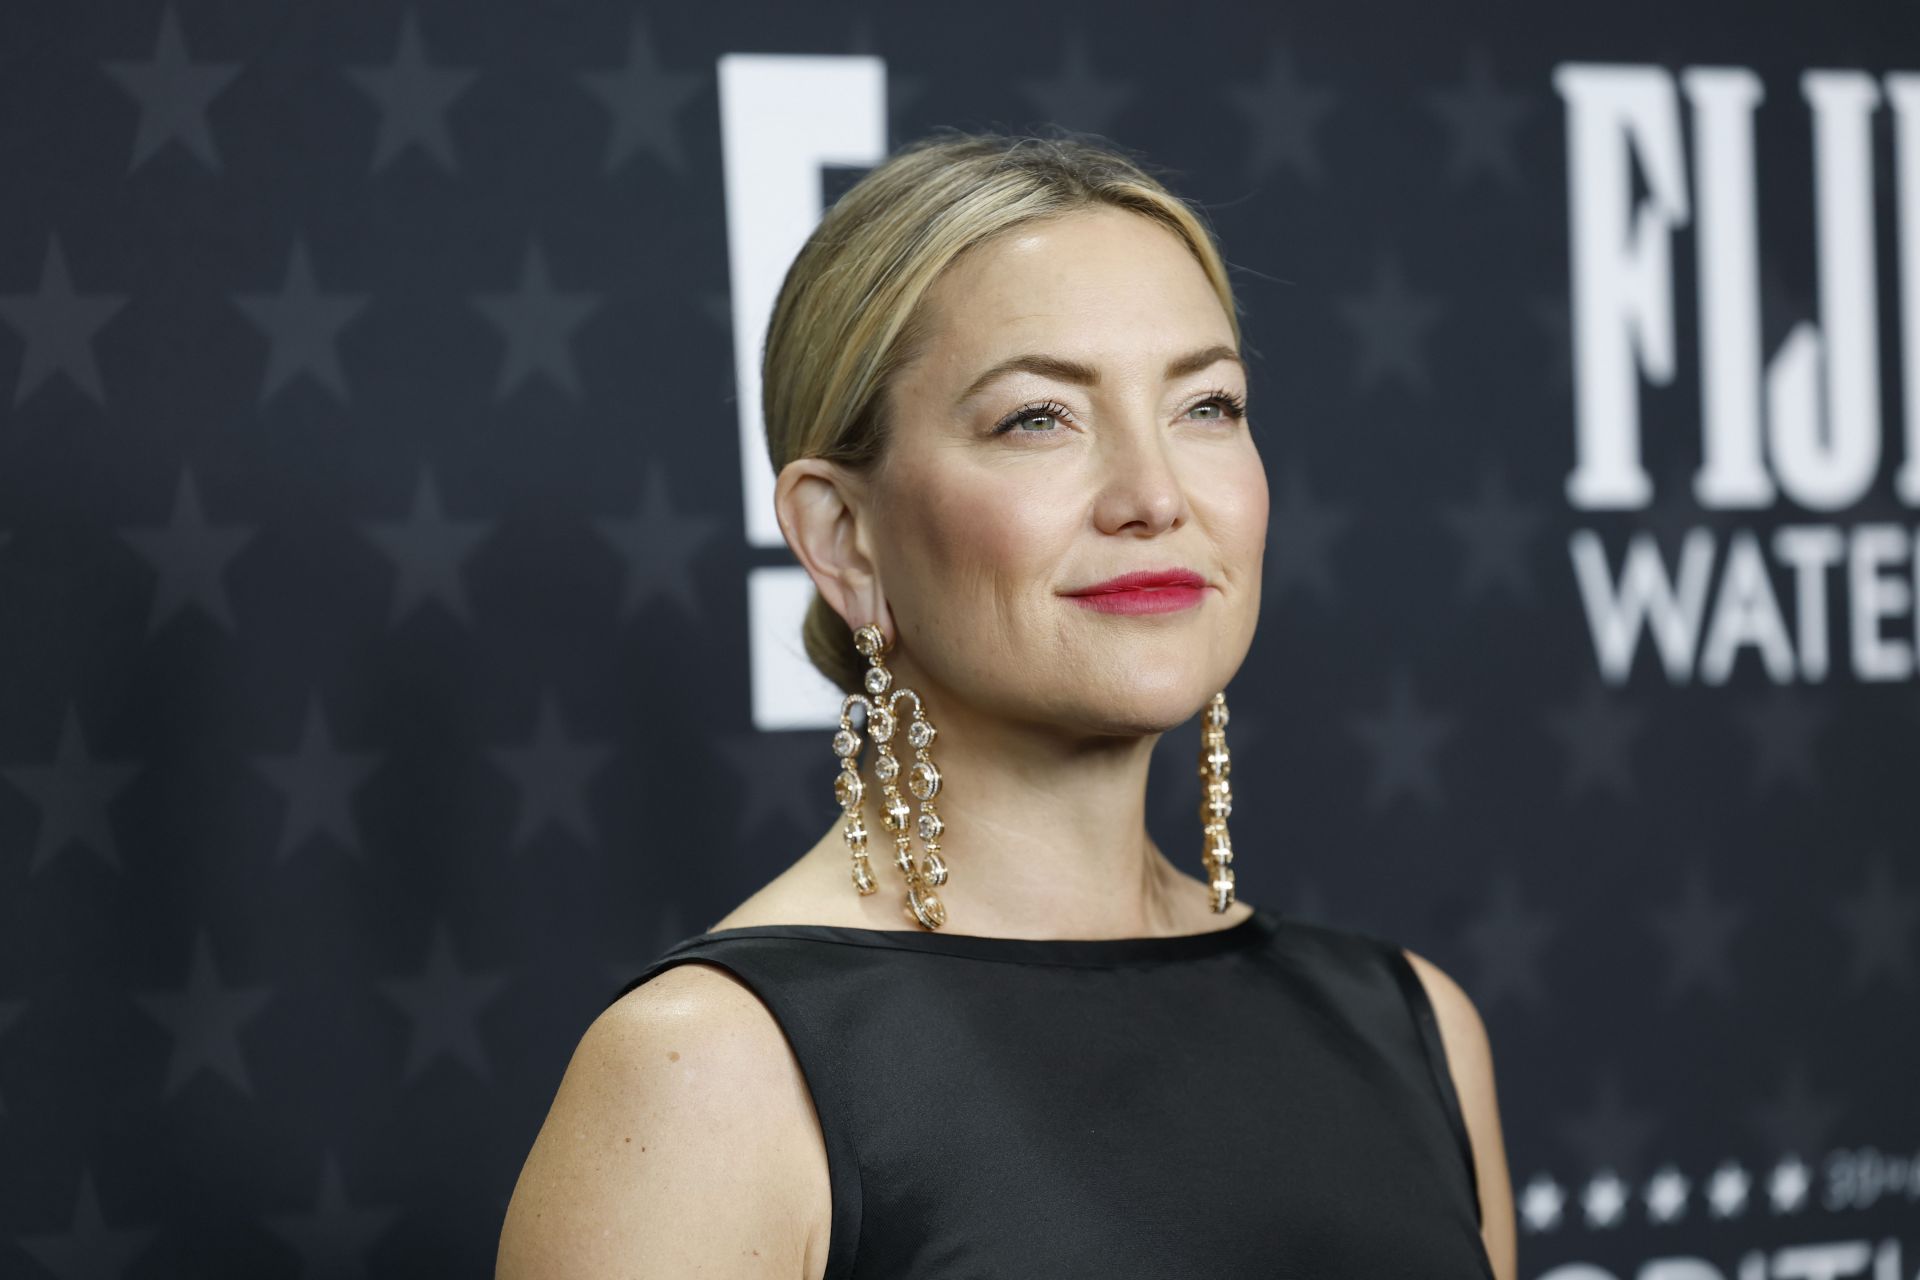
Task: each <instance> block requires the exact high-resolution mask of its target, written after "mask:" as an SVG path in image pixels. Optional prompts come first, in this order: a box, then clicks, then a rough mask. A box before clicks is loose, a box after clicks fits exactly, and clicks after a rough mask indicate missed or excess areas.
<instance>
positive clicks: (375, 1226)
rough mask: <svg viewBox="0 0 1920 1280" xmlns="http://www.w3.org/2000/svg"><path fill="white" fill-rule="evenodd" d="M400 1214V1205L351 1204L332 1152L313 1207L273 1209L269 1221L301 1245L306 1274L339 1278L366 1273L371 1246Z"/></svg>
mask: <svg viewBox="0 0 1920 1280" xmlns="http://www.w3.org/2000/svg"><path fill="white" fill-rule="evenodd" d="M399 1216H400V1212H399V1210H397V1209H356V1208H354V1207H353V1206H352V1205H350V1204H349V1203H347V1191H346V1186H345V1184H344V1182H343V1181H342V1179H341V1176H340V1162H339V1161H338V1160H336V1159H335V1158H334V1157H333V1156H332V1155H331V1154H328V1155H327V1156H326V1157H324V1158H323V1159H322V1160H321V1163H320V1190H319V1192H318V1193H317V1194H316V1195H315V1196H314V1200H313V1212H311V1213H273V1214H268V1215H267V1216H266V1222H267V1225H268V1226H269V1227H270V1228H272V1229H273V1231H274V1233H275V1234H277V1235H279V1236H280V1237H281V1238H282V1239H284V1240H285V1241H286V1242H287V1243H288V1244H290V1245H292V1246H293V1247H294V1248H295V1249H297V1250H299V1252H300V1258H301V1269H300V1274H301V1275H306V1276H324V1277H326V1280H338V1278H339V1277H345V1276H364V1275H366V1274H367V1260H366V1253H367V1250H368V1249H369V1248H371V1247H372V1245H373V1242H374V1241H375V1240H378V1239H379V1238H380V1237H381V1236H382V1235H383V1234H385V1232H386V1230H387V1228H388V1227H390V1226H392V1225H393V1223H394V1220H395V1219H397V1218H398V1217H399Z"/></svg>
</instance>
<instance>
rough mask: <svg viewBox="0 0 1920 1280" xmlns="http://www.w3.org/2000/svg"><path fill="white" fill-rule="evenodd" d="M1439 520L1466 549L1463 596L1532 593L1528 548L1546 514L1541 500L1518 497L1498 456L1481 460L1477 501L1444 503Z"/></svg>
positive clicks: (1524, 595)
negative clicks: (1497, 458) (1520, 499)
mask: <svg viewBox="0 0 1920 1280" xmlns="http://www.w3.org/2000/svg"><path fill="white" fill-rule="evenodd" d="M1440 520H1441V522H1442V523H1443V524H1445V525H1446V526H1447V529H1448V531H1449V532H1451V533H1452V534H1453V536H1454V537H1456V538H1458V539H1459V540H1460V543H1461V545H1462V547H1464V548H1465V550H1466V567H1465V569H1464V570H1463V571H1462V575H1461V581H1460V594H1461V596H1462V598H1464V599H1466V600H1469V601H1471V600H1477V599H1479V598H1480V596H1481V595H1482V594H1485V593H1491V592H1492V591H1493V590H1494V589H1495V588H1501V589H1504V590H1505V591H1506V592H1507V593H1508V594H1509V595H1511V596H1512V597H1513V598H1514V599H1516V600H1525V599H1528V598H1530V597H1532V596H1533V594H1534V585H1533V573H1532V570H1531V569H1530V568H1529V566H1528V560H1527V552H1528V549H1529V544H1530V540H1531V539H1532V538H1533V536H1534V533H1535V531H1536V530H1537V529H1538V528H1539V527H1540V526H1541V525H1542V524H1544V523H1545V521H1546V515H1545V513H1544V512H1542V511H1541V509H1540V507H1539V505H1538V504H1536V503H1531V502H1521V501H1519V500H1518V499H1517V498H1516V497H1515V496H1514V493H1513V489H1512V486H1511V485H1510V484H1509V482H1508V480H1507V475H1506V468H1505V467H1503V466H1501V465H1500V464H1499V463H1498V462H1494V461H1488V462H1486V463H1484V464H1482V466H1481V468H1480V478H1479V490H1478V492H1477V493H1476V495H1475V497H1474V500H1473V501H1472V502H1470V503H1448V504H1445V505H1443V506H1442V507H1441V508H1440Z"/></svg>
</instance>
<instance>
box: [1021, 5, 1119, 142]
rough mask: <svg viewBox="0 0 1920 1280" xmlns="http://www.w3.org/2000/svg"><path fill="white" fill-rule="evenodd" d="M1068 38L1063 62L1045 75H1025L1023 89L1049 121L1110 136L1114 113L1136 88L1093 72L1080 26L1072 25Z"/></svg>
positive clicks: (1066, 37)
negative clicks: (1129, 87)
mask: <svg viewBox="0 0 1920 1280" xmlns="http://www.w3.org/2000/svg"><path fill="white" fill-rule="evenodd" d="M1065 41H1066V49H1065V52H1064V53H1063V54H1062V56H1061V61H1060V65H1059V66H1058V67H1055V68H1054V69H1053V70H1051V71H1049V72H1047V73H1046V74H1044V75H1039V76H1034V77H1025V76H1023V77H1022V78H1021V80H1020V82H1019V86H1020V92H1021V93H1023V94H1024V95H1026V97H1027V99H1028V100H1029V101H1031V102H1032V103H1033V104H1034V105H1035V106H1037V107H1039V108H1040V110H1041V112H1042V113H1043V114H1044V115H1045V116H1046V119H1047V120H1048V121H1049V122H1053V123H1059V124H1063V125H1066V126H1067V127H1068V128H1070V129H1077V130H1080V131H1083V132H1086V133H1095V134H1102V135H1105V136H1109V137H1111V136H1112V132H1113V124H1112V122H1113V117H1114V115H1115V114H1116V113H1117V112H1118V111H1119V110H1120V108H1121V107H1123V106H1125V105H1126V102H1127V100H1128V99H1129V98H1131V97H1133V90H1131V89H1128V88H1126V87H1125V86H1123V85H1122V84H1120V83H1119V82H1118V81H1117V80H1114V79H1113V78H1111V77H1106V76H1100V75H1096V74H1095V73H1094V70H1093V62H1092V59H1091V58H1090V57H1089V56H1088V54H1087V42H1086V36H1085V35H1084V33H1082V32H1081V31H1080V30H1079V28H1077V27H1069V28H1068V29H1067V31H1066V35H1065Z"/></svg>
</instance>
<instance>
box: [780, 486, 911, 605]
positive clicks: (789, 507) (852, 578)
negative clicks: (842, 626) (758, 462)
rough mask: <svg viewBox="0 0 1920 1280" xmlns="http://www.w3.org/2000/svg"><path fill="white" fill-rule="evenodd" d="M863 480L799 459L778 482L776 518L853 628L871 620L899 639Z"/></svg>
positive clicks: (830, 602) (816, 581)
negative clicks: (873, 548)
mask: <svg viewBox="0 0 1920 1280" xmlns="http://www.w3.org/2000/svg"><path fill="white" fill-rule="evenodd" d="M866 496H867V489H866V483H865V479H864V477H863V476H861V475H860V474H859V473H857V472H854V471H852V470H850V469H849V468H847V467H844V466H842V465H840V464H839V463H837V462H830V461H828V460H827V459H825V458H795V459H794V460H793V461H792V462H789V463H788V464H787V465H786V466H784V467H782V468H781V469H780V475H779V477H778V478H777V479H776V480H775V481H774V484H773V509H774V515H775V517H776V518H777V519H778V520H779V522H780V532H781V534H782V535H784V536H785V537H786V540H787V546H789V547H791V548H792V549H793V554H794V556H795V557H796V558H798V560H799V561H800V565H801V567H802V568H804V569H805V570H806V571H807V576H808V577H810V578H812V579H813V584H814V586H816V587H818V588H819V589H820V595H821V598H822V599H824V600H825V601H826V602H827V604H828V605H829V606H831V607H832V609H833V611H834V612H835V613H837V614H839V615H840V617H841V619H842V620H844V621H845V622H846V624H847V627H848V629H849V630H854V631H857V630H859V629H860V628H861V627H862V626H865V625H866V624H867V623H869V622H871V623H873V624H874V625H875V626H877V627H879V628H880V629H881V630H882V631H884V632H885V633H886V634H887V636H888V637H889V638H893V637H894V635H895V632H894V630H893V619H892V618H891V617H889V616H888V614H887V602H886V595H885V592H884V591H882V589H881V586H880V575H879V571H878V569H877V568H876V567H875V565H874V563H873V557H872V554H871V546H872V543H871V541H870V539H871V528H870V525H871V518H870V516H869V514H868V509H867V502H866Z"/></svg>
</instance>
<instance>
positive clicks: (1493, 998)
mask: <svg viewBox="0 0 1920 1280" xmlns="http://www.w3.org/2000/svg"><path fill="white" fill-rule="evenodd" d="M1557 932H1558V928H1557V926H1556V925H1555V923H1554V919H1553V916H1552V915H1551V914H1550V913H1549V912H1547V911H1545V910H1543V909H1541V908H1538V907H1534V906H1531V905H1529V904H1528V903H1527V902H1526V901H1524V900H1523V898H1522V897H1521V893H1520V882H1519V881H1518V879H1516V878H1515V877H1514V875H1513V873H1512V872H1510V871H1502V872H1500V873H1498V874H1497V875H1496V876H1495V877H1494V878H1493V882H1492V884H1491V885H1490V886H1489V890H1488V893H1487V898H1486V902H1485V903H1484V904H1483V905H1482V907H1481V909H1480V911H1479V913H1478V914H1477V915H1475V916H1474V917H1473V918H1472V919H1471V920H1469V921H1467V923H1466V925H1465V926H1464V928H1463V929H1462V940H1463V941H1464V942H1465V944H1466V948H1467V951H1468V953H1469V954H1471V955H1472V957H1473V960H1474V969H1473V979H1472V983H1471V988H1470V989H1471V993H1472V995H1473V999H1474V1003H1475V1004H1477V1005H1479V1006H1480V1007H1481V1008H1483V1009H1489V1010H1490V1009H1492V1008H1493V1007H1495V1006H1497V1005H1499V1004H1500V1003H1502V1002H1503V1001H1507V1000H1515V1001H1518V1002H1519V1003H1521V1004H1523V1005H1528V1006H1531V1007H1533V1008H1540V1007H1543V1006H1544V1005H1545V1004H1546V1003H1547V983H1546V974H1545V972H1544V969H1545V965H1544V962H1543V958H1542V953H1543V952H1544V951H1545V950H1546V949H1547V947H1548V946H1549V945H1551V943H1552V942H1553V939H1554V935H1555V934H1556V933H1557Z"/></svg>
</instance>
